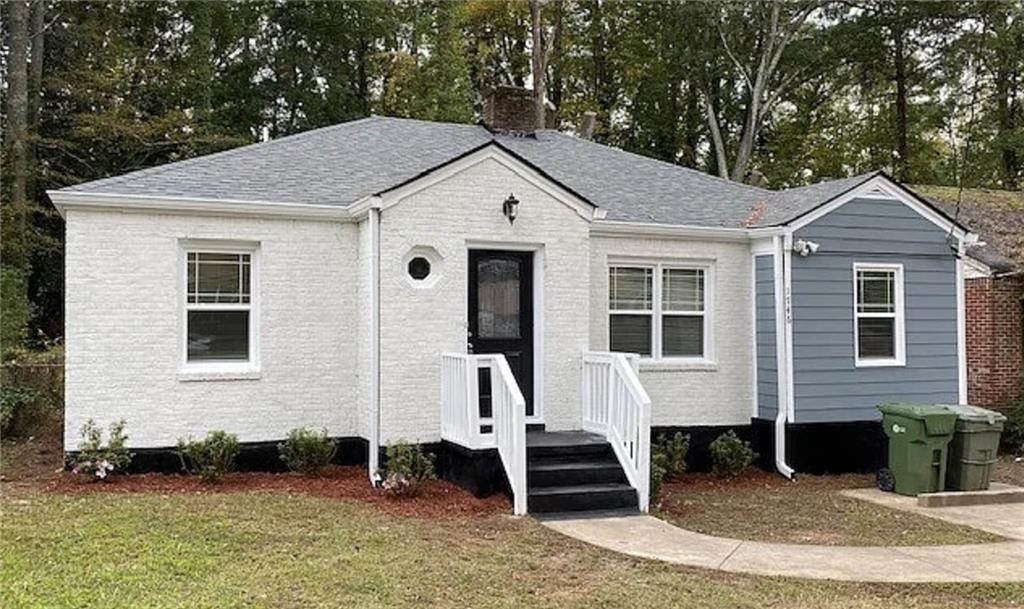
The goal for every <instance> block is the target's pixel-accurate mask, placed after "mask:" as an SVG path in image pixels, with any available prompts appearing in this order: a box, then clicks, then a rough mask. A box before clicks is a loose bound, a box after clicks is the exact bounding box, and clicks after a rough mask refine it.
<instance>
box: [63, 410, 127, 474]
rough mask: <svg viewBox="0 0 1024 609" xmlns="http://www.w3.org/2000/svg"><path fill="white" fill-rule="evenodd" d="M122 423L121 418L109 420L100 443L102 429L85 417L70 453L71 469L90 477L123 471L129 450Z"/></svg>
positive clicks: (125, 468)
mask: <svg viewBox="0 0 1024 609" xmlns="http://www.w3.org/2000/svg"><path fill="white" fill-rule="evenodd" d="M124 425H125V423H124V421H117V422H115V423H111V424H110V430H109V433H108V434H107V441H106V442H105V443H104V442H103V432H102V430H100V428H99V427H98V426H97V425H96V423H95V422H94V421H93V420H92V419H89V420H88V421H87V422H86V424H85V425H83V426H82V441H81V443H79V445H78V453H77V454H76V455H75V456H74V457H73V460H72V463H71V465H72V467H71V473H73V474H82V475H84V476H87V477H88V478H89V479H90V480H106V479H107V478H108V477H109V476H110V475H111V474H115V473H123V472H125V471H126V470H127V469H128V465H129V464H130V463H131V462H132V453H130V452H128V449H127V448H125V443H126V442H127V440H128V436H126V435H125V433H124Z"/></svg>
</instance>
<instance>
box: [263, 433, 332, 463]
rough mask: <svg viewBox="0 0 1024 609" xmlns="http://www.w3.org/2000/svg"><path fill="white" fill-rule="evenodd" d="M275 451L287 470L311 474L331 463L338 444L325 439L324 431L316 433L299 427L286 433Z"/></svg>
mask: <svg viewBox="0 0 1024 609" xmlns="http://www.w3.org/2000/svg"><path fill="white" fill-rule="evenodd" d="M277 450H278V452H279V453H280V454H281V460H282V461H284V464H285V465H287V466H288V469H290V470H292V471H296V472H302V473H304V474H313V473H316V472H318V471H320V469H322V468H323V467H325V466H327V465H328V464H329V463H330V462H331V459H333V458H334V454H335V453H336V452H337V451H338V443H337V442H335V441H334V440H332V439H330V438H328V437H327V430H326V429H325V430H323V431H322V432H321V433H316V432H315V431H313V430H311V429H307V428H305V427H299V428H296V429H293V430H291V431H290V432H288V438H287V439H286V440H285V441H284V442H282V443H281V444H278V445H277Z"/></svg>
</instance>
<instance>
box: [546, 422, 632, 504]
mask: <svg viewBox="0 0 1024 609" xmlns="http://www.w3.org/2000/svg"><path fill="white" fill-rule="evenodd" d="M526 461H527V465H526V469H527V474H526V475H527V482H526V487H527V489H528V496H527V509H528V511H529V512H531V513H551V512H579V511H607V510H621V509H624V508H626V509H633V510H636V509H637V496H636V490H635V489H634V488H633V487H632V486H630V485H629V482H628V481H627V480H626V474H625V473H624V472H623V471H622V466H621V465H619V461H618V459H617V458H616V457H615V452H614V451H613V450H612V446H611V444H609V443H608V442H607V441H606V440H605V439H604V438H603V437H601V436H599V435H597V434H592V433H588V432H584V431H558V432H542V431H535V432H528V433H527V434H526Z"/></svg>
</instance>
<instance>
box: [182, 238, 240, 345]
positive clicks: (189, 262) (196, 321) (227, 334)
mask: <svg viewBox="0 0 1024 609" xmlns="http://www.w3.org/2000/svg"><path fill="white" fill-rule="evenodd" d="M185 259H186V274H187V276H186V281H185V284H186V291H185V292H186V293H185V362H186V363H187V364H217V363H234V364H237V363H251V362H252V361H253V350H254V346H253V323H254V320H253V295H252V285H253V280H252V276H253V252H252V251H251V250H250V251H227V250H225V251H216V250H203V249H195V250H193V249H188V250H186V252H185Z"/></svg>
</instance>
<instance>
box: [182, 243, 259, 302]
mask: <svg viewBox="0 0 1024 609" xmlns="http://www.w3.org/2000/svg"><path fill="white" fill-rule="evenodd" d="M251 269H252V264H251V256H250V255H249V254H213V253H203V252H189V254H188V302H195V303H232V304H234V303H248V302H249V293H250V289H251V288H250V285H251V276H250V275H251Z"/></svg>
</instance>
